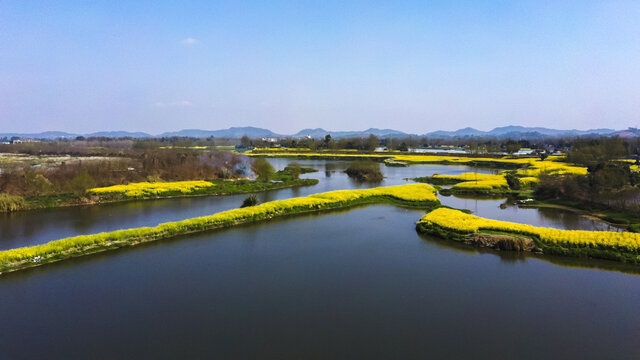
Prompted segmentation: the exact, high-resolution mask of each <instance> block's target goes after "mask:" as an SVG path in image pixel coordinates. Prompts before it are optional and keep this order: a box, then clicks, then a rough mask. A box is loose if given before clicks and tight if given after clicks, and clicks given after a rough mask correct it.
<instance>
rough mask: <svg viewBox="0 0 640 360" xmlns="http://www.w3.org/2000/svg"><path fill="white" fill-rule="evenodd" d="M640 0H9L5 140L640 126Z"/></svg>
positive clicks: (0, 64)
mask: <svg viewBox="0 0 640 360" xmlns="http://www.w3.org/2000/svg"><path fill="white" fill-rule="evenodd" d="M638 19H640V2H638V1H566V2H565V1H543V0H539V1H485V2H482V1H468V2H467V1H442V2H436V1H388V2H377V1H317V2H306V1H255V2H242V1H227V2H215V1H211V2H210V1H201V2H196V1H194V2H189V1H186V2H162V1H153V2H137V1H136V2H125V1H123V2H116V1H104V2H101V1H91V2H80V1H78V2H71V1H56V2H50V1H47V2H37V1H3V2H0V132H36V131H44V130H62V131H70V132H92V131H102V130H129V131H146V132H150V133H160V132H163V131H169V130H178V129H183V128H202V129H218V128H226V127H230V126H258V127H267V128H270V129H271V130H274V131H276V132H280V133H293V132H296V131H298V130H300V129H302V128H308V127H313V128H315V127H323V128H326V129H331V130H362V129H366V128H369V127H379V128H394V129H398V130H403V131H407V132H411V133H425V132H428V131H433V130H439V129H444V130H452V129H457V128H462V127H466V126H471V127H475V128H478V129H482V130H488V129H491V128H493V127H496V126H504V125H524V126H546V127H554V128H578V129H586V128H598V127H612V128H626V127H628V126H634V127H635V126H640V61H639V60H640V21H638Z"/></svg>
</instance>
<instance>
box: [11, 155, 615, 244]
mask: <svg viewBox="0 0 640 360" xmlns="http://www.w3.org/2000/svg"><path fill="white" fill-rule="evenodd" d="M269 161H270V162H271V163H272V164H273V165H274V167H275V168H276V169H277V170H282V169H284V168H285V167H286V166H287V165H289V164H290V163H291V162H294V161H295V162H297V163H298V164H300V165H301V166H305V167H313V168H315V169H317V170H319V171H318V172H315V173H308V174H302V175H301V177H304V178H314V179H318V180H319V183H318V184H317V185H315V186H309V187H300V188H293V189H281V190H274V191H268V192H262V193H257V194H256V195H257V196H258V199H259V200H260V202H263V203H264V202H267V201H273V200H279V199H286V198H291V197H300V196H307V195H310V194H316V193H320V192H326V191H333V190H342V189H366V188H371V187H376V186H391V185H402V184H407V183H411V182H408V181H407V180H406V178H412V177H419V176H430V175H433V174H436V173H438V174H446V175H457V174H461V173H465V172H473V171H476V172H478V173H494V172H495V171H496V170H495V169H475V168H470V167H467V166H446V165H415V166H409V167H386V166H381V171H382V172H383V173H384V176H385V178H384V179H383V180H382V181H381V182H380V183H366V182H364V183H363V182H358V181H356V180H353V179H351V178H349V177H348V176H347V175H346V174H345V173H344V170H345V169H346V168H347V167H348V166H349V162H348V161H336V160H326V161H325V160H297V159H296V160H290V159H269ZM246 196H247V194H239V195H231V196H216V197H193V198H173V199H163V200H152V201H132V202H125V203H116V204H107V205H101V206H91V207H69V208H58V209H47V210H41V211H30V212H19V213H13V214H0V249H10V248H16V247H22V246H28V245H35V244H41V243H45V242H48V241H51V240H56V239H61V238H65V237H70V236H76V235H81V234H92V233H98V232H104V231H113V230H119V229H126V228H135V227H141V226H155V225H157V224H159V223H163V222H169V221H178V220H183V219H187V218H192V217H198V216H205V215H210V214H213V213H216V212H219V211H224V210H229V209H233V208H237V207H239V206H240V204H242V201H243V200H244V198H245V197H246ZM440 199H441V201H442V203H443V204H444V205H448V206H452V207H455V208H462V209H469V210H472V211H473V212H474V214H477V215H479V216H483V217H487V218H491V219H497V220H505V221H512V222H519V223H525V224H531V225H535V226H546V227H556V228H561V229H584V230H610V229H611V230H613V229H615V228H612V227H610V226H609V225H607V224H605V223H602V222H599V221H594V220H589V219H586V218H583V217H580V216H578V215H576V214H572V213H568V212H566V211H562V210H557V209H544V210H543V209H540V210H539V209H520V208H517V207H513V206H509V207H507V208H505V209H500V204H501V203H502V202H504V199H478V198H473V199H465V198H462V197H456V196H449V197H444V196H440Z"/></svg>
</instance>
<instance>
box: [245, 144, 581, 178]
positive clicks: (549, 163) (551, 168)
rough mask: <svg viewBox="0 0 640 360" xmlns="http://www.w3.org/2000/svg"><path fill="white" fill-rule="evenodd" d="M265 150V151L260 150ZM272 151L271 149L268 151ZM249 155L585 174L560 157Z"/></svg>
mask: <svg viewBox="0 0 640 360" xmlns="http://www.w3.org/2000/svg"><path fill="white" fill-rule="evenodd" d="M262 150H266V149H262ZM269 150H272V149H269ZM249 155H260V156H276V157H279V156H318V157H322V156H331V157H344V158H345V160H346V159H349V158H372V159H375V158H378V159H393V160H395V161H401V162H406V163H414V164H429V163H443V162H444V163H452V164H459V165H465V164H472V163H482V162H485V163H492V164H500V163H503V164H505V165H518V166H520V167H522V168H523V169H521V170H519V172H520V174H522V175H524V176H527V177H534V176H538V175H540V174H541V173H549V174H577V175H585V174H587V168H585V167H581V166H576V165H572V164H568V163H564V162H559V161H558V160H561V157H557V156H554V157H549V158H547V159H546V160H540V159H536V158H516V159H513V158H509V157H503V158H489V157H484V158H483V157H466V156H439V155H389V154H344V153H327V152H299V151H298V152H296V151H286V150H282V151H277V153H273V154H260V153H253V154H251V153H249Z"/></svg>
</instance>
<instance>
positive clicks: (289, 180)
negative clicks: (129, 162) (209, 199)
mask: <svg viewBox="0 0 640 360" xmlns="http://www.w3.org/2000/svg"><path fill="white" fill-rule="evenodd" d="M299 171H300V173H302V174H304V173H309V172H314V171H317V170H315V169H309V168H300V169H299ZM273 180H274V181H269V182H262V181H256V180H246V179H234V180H222V179H219V180H206V181H205V180H196V181H172V182H140V183H130V184H127V185H114V186H107V187H101V188H93V189H89V190H87V192H86V194H85V195H75V194H59V195H47V196H38V197H34V198H28V199H26V200H24V201H23V202H22V203H21V204H19V205H20V206H17V207H16V206H14V207H13V208H11V209H9V210H4V208H5V207H3V206H1V203H2V199H1V198H0V212H3V211H4V212H8V211H18V210H31V209H43V208H54V207H64V206H77V205H96V204H104V203H112V202H120V201H129V200H149V199H164V198H172V197H189V196H217V195H233V194H246V193H253V192H262V191H268V190H277V189H284V188H291V187H297V186H311V185H316V184H317V183H318V180H317V179H297V178H294V176H292V174H291V170H281V171H278V172H277V173H276V174H275V176H274V179H273Z"/></svg>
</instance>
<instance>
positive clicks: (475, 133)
mask: <svg viewBox="0 0 640 360" xmlns="http://www.w3.org/2000/svg"><path fill="white" fill-rule="evenodd" d="M372 134H373V135H375V136H377V137H379V138H390V137H395V138H401V137H409V136H413V137H422V136H425V137H429V138H439V139H458V138H470V137H487V138H500V139H506V138H510V139H539V138H553V137H575V136H584V137H587V136H620V137H636V136H640V130H638V129H636V128H629V129H627V130H613V129H591V130H575V129H573V130H558V129H548V128H543V127H524V126H503V127H497V128H495V129H493V130H491V131H481V130H477V129H474V128H471V127H467V128H464V129H460V130H456V131H434V132H430V133H426V134H408V133H404V132H402V131H398V130H393V129H377V128H370V129H367V130H364V131H330V130H325V129H321V128H317V129H303V130H300V131H298V132H297V133H295V134H293V135H283V134H277V133H274V132H273V131H271V130H269V129H263V128H257V127H252V126H247V127H231V128H229V129H222V130H200V129H184V130H180V131H175V132H165V133H162V134H159V135H151V134H147V133H144V132H128V131H103V132H95V133H91V134H72V133H67V132H62V131H46V132H41V133H34V134H23V133H0V138H12V137H19V138H31V139H47V140H52V139H60V138H63V139H73V138H76V137H78V136H84V137H91V136H104V137H111V138H124V137H131V138H151V137H156V138H157V137H172V136H179V137H193V138H207V137H216V138H241V137H243V136H245V135H246V136H248V137H250V138H281V137H294V138H303V137H307V136H309V137H312V138H314V139H320V138H324V137H325V136H327V135H331V137H332V138H334V139H339V138H345V137H367V136H369V135H372Z"/></svg>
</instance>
